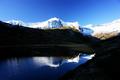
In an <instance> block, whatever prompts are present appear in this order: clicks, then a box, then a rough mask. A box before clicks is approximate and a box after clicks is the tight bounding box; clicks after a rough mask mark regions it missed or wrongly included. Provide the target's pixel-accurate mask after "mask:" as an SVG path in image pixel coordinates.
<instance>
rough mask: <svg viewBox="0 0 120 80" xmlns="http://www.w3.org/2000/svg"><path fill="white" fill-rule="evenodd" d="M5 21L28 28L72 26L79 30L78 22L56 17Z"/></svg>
mask: <svg viewBox="0 0 120 80" xmlns="http://www.w3.org/2000/svg"><path fill="white" fill-rule="evenodd" d="M5 22H7V23H11V24H13V25H22V26H26V27H30V28H39V29H52V28H61V27H65V28H74V29H77V30H79V26H80V25H79V23H78V22H64V21H62V20H61V19H59V18H56V17H54V18H51V19H49V20H46V21H43V22H34V23H25V22H23V21H20V20H10V21H5Z"/></svg>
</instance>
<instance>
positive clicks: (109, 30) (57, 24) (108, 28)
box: [5, 17, 120, 40]
mask: <svg viewBox="0 0 120 80" xmlns="http://www.w3.org/2000/svg"><path fill="white" fill-rule="evenodd" d="M5 22H7V23H10V24H13V25H21V26H25V27H30V28H37V29H57V28H72V29H76V30H78V31H80V32H81V33H82V34H83V35H90V36H93V37H96V38H99V39H101V40H104V39H108V38H110V37H114V36H116V35H118V34H119V33H120V19H117V20H114V21H112V22H109V23H105V24H99V25H93V24H89V25H86V26H80V24H79V23H78V22H64V21H63V20H61V19H59V18H56V17H54V18H51V19H49V20H46V21H43V22H35V23H25V22H23V21H20V20H10V21H5ZM108 34H110V35H109V37H108V36H107V35H108ZM106 36H107V37H106Z"/></svg>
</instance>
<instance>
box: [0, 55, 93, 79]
mask: <svg viewBox="0 0 120 80" xmlns="http://www.w3.org/2000/svg"><path fill="white" fill-rule="evenodd" d="M90 57H93V55H92V56H89V55H83V56H81V57H80V56H77V57H75V58H72V59H68V58H64V57H29V58H19V59H17V58H14V59H9V60H3V61H0V80H57V79H58V78H59V77H61V76H62V75H64V74H65V73H66V72H68V71H70V70H72V69H74V68H76V67H77V66H79V65H80V64H83V63H85V62H86V61H87V60H89V59H90Z"/></svg>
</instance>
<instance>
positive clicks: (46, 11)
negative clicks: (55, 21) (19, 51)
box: [0, 0, 120, 25]
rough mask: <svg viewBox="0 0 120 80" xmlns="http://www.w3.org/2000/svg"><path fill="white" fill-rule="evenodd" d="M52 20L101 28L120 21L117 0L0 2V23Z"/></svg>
mask: <svg viewBox="0 0 120 80" xmlns="http://www.w3.org/2000/svg"><path fill="white" fill-rule="evenodd" d="M52 17H59V18H61V19H62V20H64V21H78V22H79V23H80V24H81V25H86V24H101V23H106V22H110V21H112V20H115V19H119V18H120V0H0V20H3V21H6V20H12V19H17V20H22V21H25V22H39V21H44V20H47V19H49V18H52Z"/></svg>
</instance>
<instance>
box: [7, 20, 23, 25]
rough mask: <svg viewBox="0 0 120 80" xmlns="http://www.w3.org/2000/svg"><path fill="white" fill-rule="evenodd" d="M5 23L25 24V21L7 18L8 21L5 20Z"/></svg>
mask: <svg viewBox="0 0 120 80" xmlns="http://www.w3.org/2000/svg"><path fill="white" fill-rule="evenodd" d="M5 22H6V23H10V24H13V25H23V26H24V25H25V23H24V22H23V21H21V20H9V21H5Z"/></svg>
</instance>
